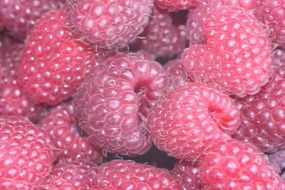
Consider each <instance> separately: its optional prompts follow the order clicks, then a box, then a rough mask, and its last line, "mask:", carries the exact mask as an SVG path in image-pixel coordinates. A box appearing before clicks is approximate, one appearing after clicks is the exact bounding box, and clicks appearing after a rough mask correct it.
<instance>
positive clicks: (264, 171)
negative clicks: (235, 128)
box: [199, 140, 285, 190]
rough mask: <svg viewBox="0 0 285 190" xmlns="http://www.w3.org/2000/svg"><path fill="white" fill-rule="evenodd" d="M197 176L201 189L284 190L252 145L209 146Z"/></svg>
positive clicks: (276, 176) (229, 142)
mask: <svg viewBox="0 0 285 190" xmlns="http://www.w3.org/2000/svg"><path fill="white" fill-rule="evenodd" d="M199 173H200V177H201V180H202V181H203V183H204V184H205V189H220V190H224V189H270V190H281V189H285V184H284V182H283V181H282V179H281V178H280V177H279V175H278V174H277V173H276V172H275V171H274V170H273V168H271V167H270V166H269V164H268V162H267V160H266V159H265V158H264V157H262V156H261V155H260V153H259V152H258V151H257V150H256V149H255V147H254V146H252V145H251V144H243V143H241V142H239V141H235V140H231V141H228V142H226V143H217V144H215V145H213V147H212V148H211V149H209V150H208V151H207V154H205V159H204V161H203V162H202V164H201V165H200V168H199Z"/></svg>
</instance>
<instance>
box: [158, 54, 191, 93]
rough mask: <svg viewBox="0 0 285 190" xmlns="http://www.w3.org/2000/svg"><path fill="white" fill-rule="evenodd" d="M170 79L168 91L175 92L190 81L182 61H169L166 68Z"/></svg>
mask: <svg viewBox="0 0 285 190" xmlns="http://www.w3.org/2000/svg"><path fill="white" fill-rule="evenodd" d="M163 67H164V69H165V71H166V73H167V74H168V78H169V80H170V81H169V86H168V90H173V89H175V88H177V87H178V86H182V85H184V84H185V83H186V82H187V81H188V77H187V74H186V71H185V69H184V67H183V65H182V64H181V60H180V59H174V60H170V61H168V62H167V63H166V64H165V65H164V66H163Z"/></svg>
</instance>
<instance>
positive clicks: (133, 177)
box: [92, 160, 182, 190]
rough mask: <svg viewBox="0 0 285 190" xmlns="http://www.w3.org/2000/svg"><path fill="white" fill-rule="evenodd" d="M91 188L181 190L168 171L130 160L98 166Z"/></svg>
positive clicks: (115, 161)
mask: <svg viewBox="0 0 285 190" xmlns="http://www.w3.org/2000/svg"><path fill="white" fill-rule="evenodd" d="M92 187H93V189H100V190H110V189H112V190H115V189H132V190H144V189H159V190H169V189H171V190H181V189H182V186H181V185H180V184H179V183H178V181H177V180H176V179H175V178H174V177H173V176H171V175H170V173H169V172H168V171H166V170H164V169H160V168H155V167H152V166H149V165H146V164H138V163H136V162H134V161H130V160H114V161H111V162H109V163H105V164H102V165H101V166H99V167H98V169H97V173H96V175H95V177H94V183H93V186H92Z"/></svg>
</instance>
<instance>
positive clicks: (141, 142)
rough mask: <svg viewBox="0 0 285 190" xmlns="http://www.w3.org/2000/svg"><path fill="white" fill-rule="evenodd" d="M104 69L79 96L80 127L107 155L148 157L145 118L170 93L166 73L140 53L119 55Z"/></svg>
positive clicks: (89, 82) (90, 76)
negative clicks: (146, 153) (112, 153)
mask: <svg viewBox="0 0 285 190" xmlns="http://www.w3.org/2000/svg"><path fill="white" fill-rule="evenodd" d="M102 65H103V67H102V68H101V69H98V70H96V71H94V72H93V73H91V74H90V75H89V76H88V77H87V78H86V80H85V82H83V84H82V86H81V87H80V88H79V90H78V93H76V95H75V98H74V103H75V104H74V105H75V113H76V116H77V118H78V120H79V126H80V127H81V128H82V129H83V130H84V131H85V132H86V133H87V134H88V135H90V138H92V140H93V142H95V144H98V145H100V146H101V147H102V148H103V149H106V150H107V151H111V152H116V153H120V154H125V155H136V154H144V153H145V152H146V151H147V150H148V149H149V148H150V145H151V143H150V140H149V137H148V136H147V135H146V133H147V132H146V129H145V124H146V118H145V116H146V114H147V113H148V109H149V108H150V107H151V106H152V104H154V102H155V101H156V100H157V99H159V98H160V96H161V95H162V94H163V93H164V92H165V91H166V89H167V85H168V80H167V76H166V73H165V71H164V70H163V68H162V67H161V66H160V65H159V64H158V63H157V62H155V61H150V60H147V59H145V57H144V56H143V55H142V54H139V53H138V54H135V53H130V54H124V53H118V54H117V55H115V56H113V57H110V58H108V59H106V60H105V62H104V63H103V64H102Z"/></svg>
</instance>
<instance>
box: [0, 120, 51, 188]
mask: <svg viewBox="0 0 285 190" xmlns="http://www.w3.org/2000/svg"><path fill="white" fill-rule="evenodd" d="M0 134H1V135H0V189H13V190H31V189H32V187H33V186H36V185H38V184H39V183H41V180H42V179H43V177H45V176H46V175H48V174H49V172H50V170H51V166H52V163H53V161H54V158H55V154H54V152H53V150H54V147H53V144H51V141H50V139H49V137H48V135H47V134H46V133H45V132H44V131H43V130H41V129H39V128H37V127H36V126H34V125H33V124H32V123H30V122H29V121H28V120H25V119H23V118H21V117H16V116H10V117H9V116H0Z"/></svg>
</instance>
